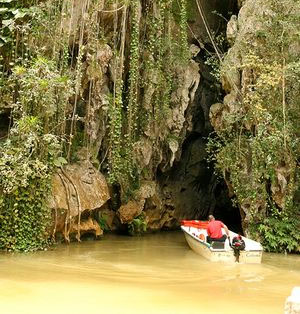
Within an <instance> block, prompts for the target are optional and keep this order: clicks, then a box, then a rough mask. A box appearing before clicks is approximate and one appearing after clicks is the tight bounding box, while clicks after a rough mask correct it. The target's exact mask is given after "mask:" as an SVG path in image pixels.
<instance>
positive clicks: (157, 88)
mask: <svg viewBox="0 0 300 314" xmlns="http://www.w3.org/2000/svg"><path fill="white" fill-rule="evenodd" d="M172 2H173V1H172V0H158V1H156V3H155V4H154V3H153V2H149V3H147V4H146V8H145V14H144V15H141V14H140V5H141V4H140V1H138V0H131V1H129V2H128V7H129V11H130V24H129V25H130V30H129V32H128V33H129V34H130V36H128V37H129V39H130V42H129V44H128V46H129V63H128V68H127V67H126V64H125V69H128V72H127V71H125V73H128V79H127V77H126V75H124V72H123V70H124V66H123V64H122V62H121V60H123V59H124V56H122V47H123V46H122V43H121V44H120V48H119V51H118V47H117V45H116V47H114V49H115V51H114V53H115V59H116V61H115V62H116V65H117V67H116V68H117V69H115V75H116V76H117V78H116V79H115V85H114V92H113V95H112V97H111V101H110V106H109V127H110V131H109V138H110V149H109V153H108V164H109V178H110V182H111V183H113V184H117V185H120V187H121V193H122V199H124V200H125V199H128V197H129V196H130V195H133V192H134V190H135V186H136V182H139V177H140V175H141V172H142V169H139V167H138V162H137V161H136V160H135V159H134V147H135V143H136V142H137V141H138V140H139V138H140V136H141V135H142V134H143V132H144V131H145V129H146V128H149V126H150V125H151V127H152V128H162V129H163V128H164V127H165V116H166V115H167V114H168V113H169V111H170V106H171V93H172V91H173V90H174V88H175V83H174V82H176V80H177V78H176V72H175V68H176V67H177V66H179V65H181V66H182V65H184V64H185V62H186V61H187V60H188V57H189V55H188V46H187V12H186V1H185V0H181V1H180V3H179V10H178V13H179V20H178V25H177V26H175V25H174V17H173V12H172V11H173V8H172ZM123 14H125V13H124V12H123ZM172 28H175V30H176V31H175V32H173V31H172ZM122 36H124V34H121V38H122ZM115 37H117V36H116V34H115ZM123 38H125V37H123ZM115 41H116V40H115ZM145 108H146V109H147V110H145Z"/></svg>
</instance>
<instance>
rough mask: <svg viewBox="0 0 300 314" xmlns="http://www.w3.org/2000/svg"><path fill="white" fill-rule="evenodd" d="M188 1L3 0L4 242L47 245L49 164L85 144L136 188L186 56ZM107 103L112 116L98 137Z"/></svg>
mask: <svg viewBox="0 0 300 314" xmlns="http://www.w3.org/2000/svg"><path fill="white" fill-rule="evenodd" d="M185 5H186V4H185V0H181V1H178V2H176V3H175V2H174V3H173V1H172V0H158V1H139V0H130V1H108V2H105V3H104V1H102V0H98V1H81V2H80V3H77V2H76V1H75V2H73V1H63V0H49V1H29V0H28V1H25V0H24V1H16V0H0V23H1V26H2V27H1V34H0V50H1V60H0V66H1V77H0V81H1V82H0V83H1V91H0V93H1V98H2V103H1V110H2V113H5V114H6V115H8V116H9V125H8V126H7V127H8V134H7V135H5V136H4V139H2V140H1V145H0V174H1V182H0V183H1V196H0V248H1V249H5V250H25V251H26V250H34V249H40V248H43V247H45V246H47V244H48V236H49V230H50V229H49V228H50V223H51V221H52V217H51V213H50V212H49V209H48V207H47V201H48V197H49V192H50V188H51V176H52V173H53V171H54V170H55V167H61V166H62V165H63V164H64V163H65V162H66V161H68V162H72V161H76V159H77V158H78V155H77V154H79V152H80V150H81V149H82V148H86V151H87V155H86V158H87V159H91V160H92V161H93V162H94V163H95V164H97V165H99V167H101V169H102V171H103V172H106V173H107V174H108V177H109V180H110V182H111V183H112V184H114V185H115V186H117V187H119V189H120V193H121V196H122V198H123V199H128V197H132V192H133V191H134V189H135V188H136V187H137V185H138V182H139V178H140V176H141V174H142V170H143V169H142V168H141V167H140V166H139V164H138V162H137V160H136V158H135V156H134V149H135V144H136V142H137V141H138V140H139V139H140V135H141V134H142V132H143V131H144V130H145V128H149V126H150V125H151V126H152V127H153V128H162V129H163V127H164V124H163V117H164V115H165V114H167V112H168V110H169V106H170V96H171V92H172V90H174V88H175V86H174V83H175V82H176V78H175V67H176V66H177V65H178V64H180V63H184V62H185V60H186V59H187V54H188V49H187V36H186V27H187V24H186V8H185ZM175 15H176V16H177V15H178V16H179V19H177V18H176V20H177V22H176V21H175V18H174V16H175ZM166 60H167V62H166ZM110 61H111V62H110ZM109 62H110V68H109V72H110V73H109V76H110V82H109V83H107V82H106V81H105V80H107V78H108V74H106V72H107V71H108V69H107V67H108V63H109ZM101 89H105V90H106V91H105V93H102V92H101ZM146 89H148V90H149V89H152V90H153V91H151V93H149V92H148V93H146V92H145V90H146ZM107 90H108V91H107ZM104 94H105V95H104ZM101 97H102V98H101ZM145 98H147V99H145ZM144 102H147V104H148V105H149V106H150V107H149V108H145V106H143V103H144ZM97 106H98V107H97ZM100 107H101V108H100ZM99 108H100V109H99ZM100 110H102V111H101V114H103V117H102V118H103V121H101V124H102V123H106V124H108V126H109V127H108V128H107V129H106V128H105V129H104V133H103V134H101V138H99V134H98V133H99V132H98V131H99V130H97V129H96V131H95V123H97V121H98V120H97V119H96V118H95V117H96V115H97V114H99V111H100ZM99 116H100V114H99ZM97 132H98V133H97ZM95 133H97V134H96V135H95ZM167 134H168V133H167V132H165V135H163V136H162V137H163V138H162V141H164V138H166V136H167ZM102 141H103V143H104V144H103V146H102V149H101V152H100V153H99V149H98V150H97V151H95V153H94V154H93V151H94V147H95V146H97V147H100V146H101V143H102ZM99 143H100V144H99ZM66 221H67V219H66ZM137 221H138V222H139V220H137ZM137 226H138V227H136V226H135V224H134V222H133V224H132V227H131V229H130V230H131V232H132V233H134V232H135V229H137V232H140V231H141V230H140V225H139V224H137ZM142 229H144V225H143V228H142Z"/></svg>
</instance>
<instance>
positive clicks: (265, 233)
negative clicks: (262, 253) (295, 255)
mask: <svg viewBox="0 0 300 314" xmlns="http://www.w3.org/2000/svg"><path fill="white" fill-rule="evenodd" d="M252 228H254V230H252V232H253V233H259V235H260V237H261V239H262V244H263V246H264V248H265V250H266V251H269V252H296V251H299V243H300V233H299V230H300V223H299V219H298V218H297V217H296V216H292V217H288V216H284V217H279V216H278V215H274V214H273V215H272V216H270V217H266V218H265V219H264V220H263V221H262V222H261V223H259V224H258V225H253V227H252Z"/></svg>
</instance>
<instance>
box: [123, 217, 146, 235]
mask: <svg viewBox="0 0 300 314" xmlns="http://www.w3.org/2000/svg"><path fill="white" fill-rule="evenodd" d="M145 218H146V217H145V214H144V212H142V213H141V214H140V215H139V216H138V217H136V218H134V219H133V220H132V221H131V222H130V223H129V224H128V233H129V234H130V235H132V236H136V235H141V234H143V233H145V232H146V231H147V223H146V221H145Z"/></svg>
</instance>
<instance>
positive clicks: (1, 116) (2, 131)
mask: <svg viewBox="0 0 300 314" xmlns="http://www.w3.org/2000/svg"><path fill="white" fill-rule="evenodd" d="M10 125H11V110H5V111H2V112H1V113H0V140H5V139H6V138H7V136H8V131H9V128H10Z"/></svg>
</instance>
